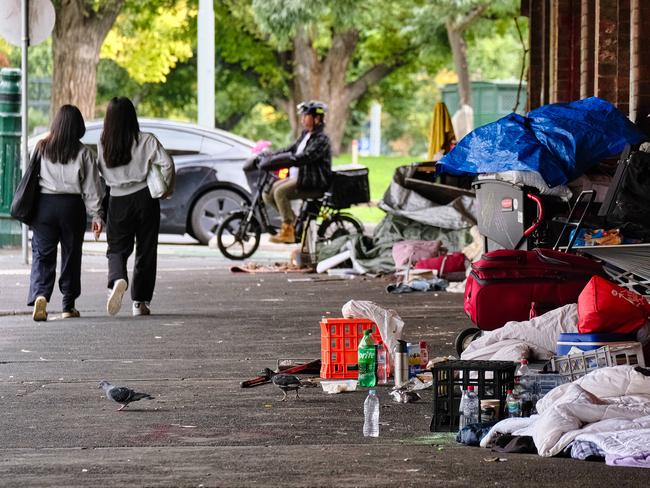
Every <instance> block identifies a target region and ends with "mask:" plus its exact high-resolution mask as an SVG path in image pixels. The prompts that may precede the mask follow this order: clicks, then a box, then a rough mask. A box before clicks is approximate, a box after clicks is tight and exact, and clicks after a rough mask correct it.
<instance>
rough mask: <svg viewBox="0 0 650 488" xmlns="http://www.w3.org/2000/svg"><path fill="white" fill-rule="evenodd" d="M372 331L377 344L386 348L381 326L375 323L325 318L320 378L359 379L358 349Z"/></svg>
mask: <svg viewBox="0 0 650 488" xmlns="http://www.w3.org/2000/svg"><path fill="white" fill-rule="evenodd" d="M370 328H372V338H373V339H374V340H375V343H376V344H382V340H381V335H380V334H379V330H378V329H377V325H376V324H375V323H374V322H373V321H372V320H368V319H332V318H324V319H323V320H322V321H321V323H320V356H321V367H320V377H321V378H327V379H356V378H358V376H359V371H358V370H357V361H358V359H357V354H358V353H357V349H358V347H359V342H360V341H361V339H362V338H363V331H364V330H366V329H370Z"/></svg>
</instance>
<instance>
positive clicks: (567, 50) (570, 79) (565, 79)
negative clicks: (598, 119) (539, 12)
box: [551, 0, 580, 102]
mask: <svg viewBox="0 0 650 488" xmlns="http://www.w3.org/2000/svg"><path fill="white" fill-rule="evenodd" d="M553 6H554V8H555V15H554V16H553V18H554V19H555V23H556V25H555V26H554V28H552V33H553V35H554V36H555V38H556V40H557V42H556V43H554V44H555V45H554V46H553V47H554V49H556V50H557V51H556V55H555V58H556V66H555V69H554V73H551V76H552V78H554V82H552V86H553V88H554V90H553V94H552V96H551V100H552V101H553V102H569V101H571V100H575V99H577V98H579V97H580V0H563V1H557V0H556V1H555V3H554V5H553Z"/></svg>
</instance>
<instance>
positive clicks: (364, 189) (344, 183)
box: [330, 165, 370, 209]
mask: <svg viewBox="0 0 650 488" xmlns="http://www.w3.org/2000/svg"><path fill="white" fill-rule="evenodd" d="M330 193H331V194H332V197H331V203H332V207H333V208H337V209H340V208H348V207H350V206H351V205H354V204H356V203H367V202H369V201H370V185H369V184H368V168H366V167H364V166H359V165H350V167H349V168H345V167H340V168H337V169H336V170H335V171H334V174H333V178H332V186H331V187H330Z"/></svg>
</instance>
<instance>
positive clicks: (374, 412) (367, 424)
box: [363, 390, 379, 437]
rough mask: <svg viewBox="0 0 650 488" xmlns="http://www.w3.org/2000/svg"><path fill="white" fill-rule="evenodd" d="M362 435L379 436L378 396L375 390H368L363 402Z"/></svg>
mask: <svg viewBox="0 0 650 488" xmlns="http://www.w3.org/2000/svg"><path fill="white" fill-rule="evenodd" d="M363 417H364V420H363V435H364V436H365V437H379V398H377V392H376V391H375V390H369V391H368V396H367V397H366V401H365V402H363Z"/></svg>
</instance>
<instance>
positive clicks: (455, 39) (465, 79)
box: [447, 21, 472, 107]
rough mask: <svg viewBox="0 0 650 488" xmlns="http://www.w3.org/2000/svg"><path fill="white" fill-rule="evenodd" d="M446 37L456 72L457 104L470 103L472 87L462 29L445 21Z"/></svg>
mask: <svg viewBox="0 0 650 488" xmlns="http://www.w3.org/2000/svg"><path fill="white" fill-rule="evenodd" d="M447 37H448V38H449V44H450V46H451V53H452V56H453V58H454V66H455V67H456V74H458V106H459V107H461V106H462V105H469V106H471V105H472V88H471V85H470V81H469V67H468V65H467V45H466V44H465V39H464V37H463V31H462V30H459V29H458V27H456V25H455V24H453V23H452V22H451V21H447Z"/></svg>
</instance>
